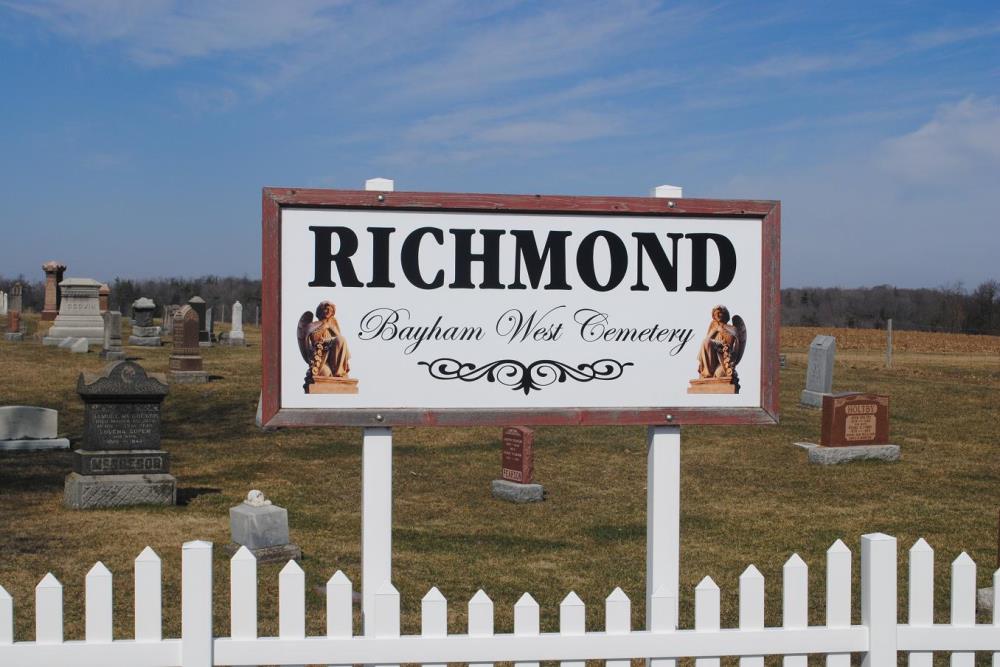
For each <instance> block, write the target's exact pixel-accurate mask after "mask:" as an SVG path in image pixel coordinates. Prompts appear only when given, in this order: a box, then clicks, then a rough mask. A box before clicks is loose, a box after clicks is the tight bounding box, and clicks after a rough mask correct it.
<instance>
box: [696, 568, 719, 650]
mask: <svg viewBox="0 0 1000 667" xmlns="http://www.w3.org/2000/svg"><path fill="white" fill-rule="evenodd" d="M694 629H695V630H718V629H719V587H718V586H716V584H715V582H714V581H712V577H705V578H704V579H702V580H701V582H700V583H699V584H698V585H697V586H696V587H695V589H694ZM694 664H695V667H719V665H720V664H721V661H720V660H719V658H695V661H694Z"/></svg>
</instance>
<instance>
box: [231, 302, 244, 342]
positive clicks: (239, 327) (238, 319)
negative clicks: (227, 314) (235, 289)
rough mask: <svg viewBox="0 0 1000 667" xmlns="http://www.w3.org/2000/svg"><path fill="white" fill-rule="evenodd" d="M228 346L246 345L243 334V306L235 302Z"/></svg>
mask: <svg viewBox="0 0 1000 667" xmlns="http://www.w3.org/2000/svg"><path fill="white" fill-rule="evenodd" d="M227 340H228V341H229V344H230V345H236V346H240V347H241V346H243V345H246V344H247V339H246V336H244V334H243V304H242V303H240V302H239V301H237V302H236V303H234V304H233V328H232V329H230V330H229V338H228V339H227Z"/></svg>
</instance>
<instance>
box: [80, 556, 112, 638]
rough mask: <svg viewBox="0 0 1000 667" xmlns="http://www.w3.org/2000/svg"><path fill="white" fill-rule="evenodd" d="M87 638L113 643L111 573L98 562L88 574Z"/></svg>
mask: <svg viewBox="0 0 1000 667" xmlns="http://www.w3.org/2000/svg"><path fill="white" fill-rule="evenodd" d="M85 589H86V614H85V615H86V621H85V623H86V630H85V632H86V638H87V641H88V642H110V641H111V633H112V630H111V624H112V620H111V610H112V603H111V596H112V590H111V571H110V570H108V568H106V567H105V566H104V563H102V562H100V561H97V562H96V563H94V567H92V568H90V571H89V572H87V578H86V583H85Z"/></svg>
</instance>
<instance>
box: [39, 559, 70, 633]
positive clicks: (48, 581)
mask: <svg viewBox="0 0 1000 667" xmlns="http://www.w3.org/2000/svg"><path fill="white" fill-rule="evenodd" d="M62 640H63V587H62V584H60V583H59V580H58V579H56V578H55V576H54V575H53V574H52V573H51V572H49V573H48V574H46V575H45V576H44V577H42V580H41V581H40V582H38V585H37V586H35V641H36V642H38V643H39V644H61V643H62Z"/></svg>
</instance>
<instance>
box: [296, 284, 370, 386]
mask: <svg viewBox="0 0 1000 667" xmlns="http://www.w3.org/2000/svg"><path fill="white" fill-rule="evenodd" d="M336 312H337V307H336V306H335V305H334V304H333V302H331V301H322V302H320V304H319V305H318V306H316V321H315V322H314V321H313V314H312V313H311V312H309V311H306V312H304V313H302V317H300V318H299V326H298V329H297V331H296V334H297V338H298V341H299V351H301V352H302V358H303V359H304V360H305V362H306V364H308V365H309V370H308V371H307V372H306V379H305V384H304V385H303V389H305V392H306V393H307V394H356V393H358V381H357V380H356V379H354V378H352V377H350V372H351V352H350V349H349V348H348V346H347V340H346V339H345V338H344V335H343V334H342V333H341V331H340V324H339V323H338V322H337V318H336V317H334V315H335V314H336Z"/></svg>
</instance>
